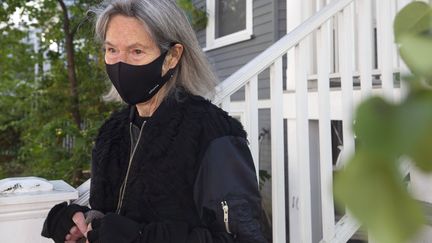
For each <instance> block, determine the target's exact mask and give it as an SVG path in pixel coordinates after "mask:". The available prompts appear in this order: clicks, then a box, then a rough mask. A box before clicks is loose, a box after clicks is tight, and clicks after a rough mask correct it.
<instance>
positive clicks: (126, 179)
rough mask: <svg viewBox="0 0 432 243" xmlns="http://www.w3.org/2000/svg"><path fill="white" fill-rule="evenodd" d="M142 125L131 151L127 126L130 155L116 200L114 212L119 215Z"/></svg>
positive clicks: (130, 132)
mask: <svg viewBox="0 0 432 243" xmlns="http://www.w3.org/2000/svg"><path fill="white" fill-rule="evenodd" d="M144 124H145V122H144V123H143V124H142V126H141V129H140V133H139V135H138V139H137V142H136V144H135V146H134V148H133V150H132V122H131V123H130V125H129V136H130V139H131V151H132V153H131V154H130V156H129V157H130V158H129V164H128V168H127V171H126V176H125V179H124V180H123V183H122V185H121V186H120V193H119V200H118V203H117V210H116V213H117V214H120V211H121V208H122V206H123V199H124V195H125V192H126V186H127V181H128V177H129V171H130V168H131V165H132V160H133V158H134V156H135V151H136V150H137V148H138V144H139V141H140V139H141V134H142V131H143V128H144Z"/></svg>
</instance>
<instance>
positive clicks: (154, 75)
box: [105, 52, 174, 105]
mask: <svg viewBox="0 0 432 243" xmlns="http://www.w3.org/2000/svg"><path fill="white" fill-rule="evenodd" d="M167 53H168V52H165V53H162V54H161V55H160V56H159V57H158V58H156V59H155V60H154V61H152V62H151V63H149V64H145V65H130V64H127V63H123V62H118V63H116V64H107V63H105V67H106V72H107V73H108V76H109V78H110V80H111V82H112V84H113V85H114V87H115V88H116V89H117V92H118V93H119V94H120V96H121V97H122V99H123V100H124V102H126V103H128V104H129V105H136V104H138V103H142V102H146V101H148V100H150V99H151V98H152V97H153V96H154V95H155V94H156V93H157V92H158V91H159V90H160V89H161V88H162V86H163V85H164V84H165V83H166V82H167V81H168V80H169V79H170V78H171V77H172V76H173V73H174V69H170V70H168V72H167V73H166V74H165V75H164V76H163V77H162V76H161V75H162V65H163V62H164V60H165V57H166V55H167Z"/></svg>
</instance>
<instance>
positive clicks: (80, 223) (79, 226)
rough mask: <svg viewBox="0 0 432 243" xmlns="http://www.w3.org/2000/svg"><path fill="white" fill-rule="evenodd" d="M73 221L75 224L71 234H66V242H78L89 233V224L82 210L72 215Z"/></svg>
mask: <svg viewBox="0 0 432 243" xmlns="http://www.w3.org/2000/svg"><path fill="white" fill-rule="evenodd" d="M72 221H73V222H74V223H75V225H74V226H73V227H72V228H71V229H70V231H69V234H67V235H66V237H65V242H66V243H76V242H77V241H78V240H79V239H81V238H83V237H86V235H87V224H86V222H85V217H84V214H83V213H82V212H76V213H75V214H74V215H73V216H72Z"/></svg>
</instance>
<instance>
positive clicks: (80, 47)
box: [0, 0, 116, 185]
mask: <svg viewBox="0 0 432 243" xmlns="http://www.w3.org/2000/svg"><path fill="white" fill-rule="evenodd" d="M35 2H37V1H31V2H28V1H23V0H8V1H6V2H3V3H0V5H3V6H0V23H1V24H0V47H1V48H0V110H1V111H2V112H0V178H3V177H6V176H7V177H10V176H28V175H32V176H41V177H44V178H47V179H59V178H61V179H64V180H66V181H68V182H69V183H71V184H73V185H78V184H79V183H81V182H82V181H83V180H85V179H86V178H87V177H88V174H85V173H84V174H83V171H84V172H85V171H86V170H88V169H89V166H90V160H91V148H92V145H93V141H94V138H95V136H96V135H97V130H98V128H99V127H100V125H101V123H102V122H103V120H105V119H106V118H107V116H108V115H109V113H110V111H112V110H113V109H115V108H116V107H115V106H116V105H115V104H106V103H104V102H102V100H101V97H102V95H103V94H104V93H105V92H106V90H107V88H108V82H106V80H107V78H106V76H105V73H104V65H103V56H102V52H101V49H100V46H99V45H98V44H97V43H95V42H94V41H93V39H94V38H93V30H92V20H91V18H89V17H88V16H87V15H86V11H87V10H88V8H89V7H90V6H92V5H94V4H96V1H83V0H80V1H75V2H74V3H73V4H72V5H69V6H68V10H69V14H70V16H71V18H70V19H71V26H72V28H77V32H76V35H75V38H74V50H75V62H76V67H77V68H76V71H77V76H78V81H79V85H78V87H79V94H80V96H79V105H80V110H81V116H82V118H83V124H82V126H81V127H77V125H75V123H74V121H73V118H72V116H71V113H70V106H71V100H70V98H69V97H70V87H69V83H68V79H67V70H66V68H67V67H66V55H65V52H64V32H63V29H62V26H63V15H62V14H63V13H62V12H61V9H60V7H59V5H58V2H57V1H54V0H44V1H39V4H40V5H39V6H38V5H35ZM17 11H18V13H19V14H20V15H21V19H24V16H28V18H29V21H21V22H20V24H19V25H18V26H17V25H16V24H15V23H14V22H13V21H12V20H11V15H12V14H13V13H16V12H17ZM34 30H37V32H36V35H35V36H36V39H35V41H37V42H39V45H40V48H39V49H38V50H35V48H34V46H33V43H31V42H29V39H28V37H29V34H30V33H31V32H32V31H34ZM53 43H54V44H55V45H53ZM50 45H51V46H52V47H53V46H57V49H53V48H49V47H50ZM44 64H45V65H49V66H50V68H49V69H47V70H45V71H42V69H43V66H44ZM36 69H38V70H39V71H38V72H36ZM68 140H69V141H71V144H73V145H72V146H67V145H66V144H65V142H66V141H68Z"/></svg>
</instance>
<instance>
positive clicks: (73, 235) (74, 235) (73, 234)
mask: <svg viewBox="0 0 432 243" xmlns="http://www.w3.org/2000/svg"><path fill="white" fill-rule="evenodd" d="M83 236H84V234H83V233H81V231H80V230H79V229H78V227H77V226H73V227H72V228H71V229H70V231H69V234H67V235H66V237H65V239H66V240H72V241H75V240H78V239H81V238H82V237H83Z"/></svg>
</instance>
